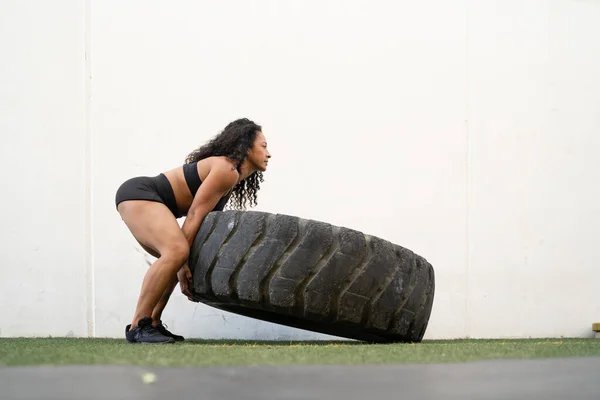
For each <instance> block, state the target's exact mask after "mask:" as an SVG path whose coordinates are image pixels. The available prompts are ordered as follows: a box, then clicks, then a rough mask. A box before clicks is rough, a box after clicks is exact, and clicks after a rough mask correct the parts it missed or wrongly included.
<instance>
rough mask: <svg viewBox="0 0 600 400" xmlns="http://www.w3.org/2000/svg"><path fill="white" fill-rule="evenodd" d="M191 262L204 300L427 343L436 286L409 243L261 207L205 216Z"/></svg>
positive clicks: (331, 329) (374, 337)
mask: <svg viewBox="0 0 600 400" xmlns="http://www.w3.org/2000/svg"><path fill="white" fill-rule="evenodd" d="M189 266H190V269H191V271H192V275H193V290H194V292H195V297H196V298H197V299H198V300H200V301H201V302H202V303H204V304H207V305H210V306H213V307H216V308H218V309H221V310H225V311H229V312H233V313H236V314H240V315H244V316H248V317H251V318H256V319H259V320H264V321H269V322H274V323H277V324H281V325H286V326H291V327H295V328H300V329H305V330H310V331H314V332H320V333H325V334H329V335H334V336H338V337H344V338H350V339H357V340H363V341H368V342H419V341H421V340H422V338H423V335H424V333H425V329H426V328H427V323H428V321H429V316H430V314H431V307H432V304H433V297H434V290H435V284H434V280H435V278H434V271H433V268H432V266H431V265H430V264H429V263H428V262H427V261H426V260H425V259H424V258H422V257H420V256H418V255H416V254H415V253H413V252H412V251H410V250H408V249H405V248H403V247H400V246H397V245H394V244H392V243H390V242H388V241H385V240H382V239H379V238H377V237H374V236H369V235H365V234H363V233H361V232H357V231H354V230H351V229H346V228H340V227H336V226H332V225H330V224H326V223H323V222H318V221H313V220H305V219H301V218H298V217H292V216H287V215H280V214H269V213H264V212H256V211H224V212H211V213H210V214H208V215H207V216H206V218H205V219H204V221H203V222H202V225H201V226H200V230H199V232H198V234H197V235H196V238H195V240H194V243H193V245H192V248H191V252H190V259H189Z"/></svg>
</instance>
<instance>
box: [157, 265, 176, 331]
mask: <svg viewBox="0 0 600 400" xmlns="http://www.w3.org/2000/svg"><path fill="white" fill-rule="evenodd" d="M177 283H179V280H178V279H177V275H175V276H174V277H173V279H172V280H171V282H169V285H168V286H167V288H166V289H165V291H164V292H163V294H162V296H161V297H160V300H159V301H158V303H157V304H156V306H155V307H154V310H152V325H154V326H156V325H158V324H160V319H161V317H162V313H163V311H164V309H165V307H166V306H167V303H168V302H169V298H170V297H171V294H172V293H173V290H174V289H175V286H177Z"/></svg>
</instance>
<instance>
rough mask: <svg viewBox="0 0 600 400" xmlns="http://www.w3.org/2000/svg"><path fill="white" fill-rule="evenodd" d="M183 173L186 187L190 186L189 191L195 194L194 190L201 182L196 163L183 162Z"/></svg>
mask: <svg viewBox="0 0 600 400" xmlns="http://www.w3.org/2000/svg"><path fill="white" fill-rule="evenodd" d="M183 175H184V176H185V181H186V183H187V185H188V188H190V192H192V196H196V192H197V191H198V188H199V187H200V185H201V184H202V180H200V175H199V174H198V163H197V162H194V163H191V164H183Z"/></svg>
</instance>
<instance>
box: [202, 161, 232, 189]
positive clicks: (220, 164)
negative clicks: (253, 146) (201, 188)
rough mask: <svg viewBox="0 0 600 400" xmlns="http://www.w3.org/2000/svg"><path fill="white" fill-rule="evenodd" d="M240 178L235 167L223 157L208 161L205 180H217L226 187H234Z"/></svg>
mask: <svg viewBox="0 0 600 400" xmlns="http://www.w3.org/2000/svg"><path fill="white" fill-rule="evenodd" d="M239 177H240V174H239V173H238V171H237V169H236V168H235V165H234V164H233V163H232V162H231V161H229V160H228V159H227V158H225V157H214V158H213V159H212V160H210V165H209V171H208V176H207V177H206V179H210V180H218V181H220V182H222V183H223V184H224V185H226V186H235V184H237V181H238V179H239Z"/></svg>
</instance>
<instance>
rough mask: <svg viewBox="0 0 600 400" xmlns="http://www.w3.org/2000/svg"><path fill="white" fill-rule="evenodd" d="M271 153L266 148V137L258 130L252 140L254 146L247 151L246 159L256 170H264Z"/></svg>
mask: <svg viewBox="0 0 600 400" xmlns="http://www.w3.org/2000/svg"><path fill="white" fill-rule="evenodd" d="M269 158H271V153H269V150H267V139H266V138H265V135H263V133H262V132H260V131H259V132H258V133H257V135H256V139H255V140H254V146H253V147H252V149H250V151H248V161H250V163H251V164H252V166H253V167H254V168H256V170H258V171H266V170H267V165H268V164H269Z"/></svg>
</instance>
